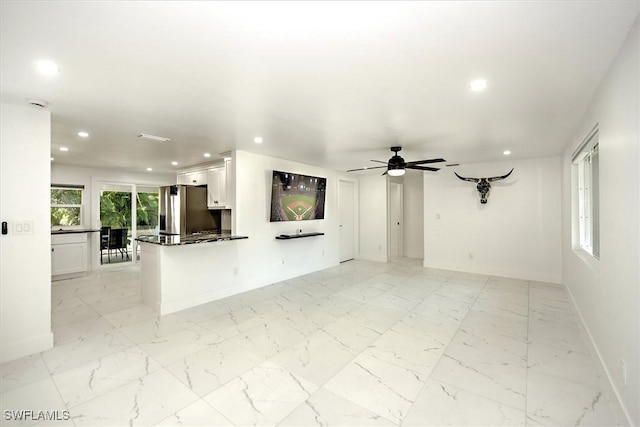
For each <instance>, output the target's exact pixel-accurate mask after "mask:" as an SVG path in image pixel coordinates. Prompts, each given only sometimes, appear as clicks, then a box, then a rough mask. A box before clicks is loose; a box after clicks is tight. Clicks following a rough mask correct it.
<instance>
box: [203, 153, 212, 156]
mask: <svg viewBox="0 0 640 427" xmlns="http://www.w3.org/2000/svg"><path fill="white" fill-rule="evenodd" d="M203 155H204V156H205V157H211V154H209V153H204V154H203Z"/></svg>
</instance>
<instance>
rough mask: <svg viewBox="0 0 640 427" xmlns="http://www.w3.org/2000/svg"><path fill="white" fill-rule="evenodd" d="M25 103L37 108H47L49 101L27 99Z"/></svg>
mask: <svg viewBox="0 0 640 427" xmlns="http://www.w3.org/2000/svg"><path fill="white" fill-rule="evenodd" d="M27 103H29V105H32V106H34V107H37V108H47V107H48V106H49V103H48V102H47V101H45V100H43V99H27Z"/></svg>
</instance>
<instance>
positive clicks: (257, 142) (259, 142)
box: [253, 136, 262, 144]
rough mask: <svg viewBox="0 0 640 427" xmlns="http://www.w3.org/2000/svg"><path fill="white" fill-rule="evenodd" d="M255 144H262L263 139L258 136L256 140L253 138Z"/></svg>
mask: <svg viewBox="0 0 640 427" xmlns="http://www.w3.org/2000/svg"><path fill="white" fill-rule="evenodd" d="M253 142H255V143H256V144H262V137H261V136H256V137H255V138H253Z"/></svg>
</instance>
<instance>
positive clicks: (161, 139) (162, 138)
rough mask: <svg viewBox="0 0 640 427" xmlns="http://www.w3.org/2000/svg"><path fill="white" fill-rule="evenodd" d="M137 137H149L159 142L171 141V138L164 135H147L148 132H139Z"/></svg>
mask: <svg viewBox="0 0 640 427" xmlns="http://www.w3.org/2000/svg"><path fill="white" fill-rule="evenodd" d="M138 138H146V139H151V140H153V141H160V142H167V141H171V138H165V137H164V136H156V135H149V134H148V133H139V134H138Z"/></svg>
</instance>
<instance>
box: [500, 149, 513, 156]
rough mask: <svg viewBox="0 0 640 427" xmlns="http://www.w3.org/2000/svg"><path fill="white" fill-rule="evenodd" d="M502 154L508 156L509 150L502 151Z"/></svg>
mask: <svg viewBox="0 0 640 427" xmlns="http://www.w3.org/2000/svg"><path fill="white" fill-rule="evenodd" d="M502 154H504V155H505V156H508V155H509V154H511V151H509V150H504V151H503V152H502Z"/></svg>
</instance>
